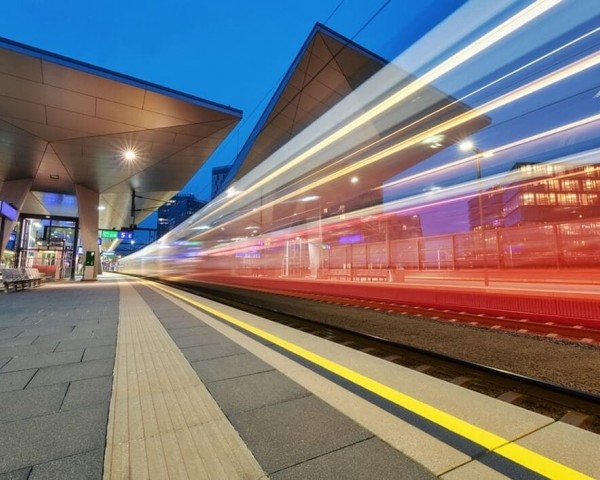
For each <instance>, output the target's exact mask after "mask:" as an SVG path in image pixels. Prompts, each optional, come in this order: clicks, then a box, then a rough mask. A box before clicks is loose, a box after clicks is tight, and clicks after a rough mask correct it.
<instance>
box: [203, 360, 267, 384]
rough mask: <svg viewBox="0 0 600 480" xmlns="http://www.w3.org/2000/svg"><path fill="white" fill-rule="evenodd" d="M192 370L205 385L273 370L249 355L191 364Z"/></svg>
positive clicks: (265, 363)
mask: <svg viewBox="0 0 600 480" xmlns="http://www.w3.org/2000/svg"><path fill="white" fill-rule="evenodd" d="M192 368H193V369H194V370H195V371H196V373H197V374H198V376H199V377H200V378H201V379H202V381H203V382H204V383H205V384H206V383H209V382H215V381H217V380H226V379H228V378H236V377H241V376H244V375H251V374H253V373H261V372H268V371H271V370H273V367H272V366H271V365H269V364H268V363H267V362H264V361H262V360H260V359H259V358H258V357H256V356H254V355H251V354H249V353H242V354H240V355H231V356H229V357H223V358H215V359H212V360H201V361H198V362H193V363H192Z"/></svg>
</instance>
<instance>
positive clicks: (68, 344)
mask: <svg viewBox="0 0 600 480" xmlns="http://www.w3.org/2000/svg"><path fill="white" fill-rule="evenodd" d="M116 344H117V341H116V339H112V338H93V337H92V338H67V339H63V340H61V341H60V342H59V343H58V347H56V350H55V351H56V352H63V351H65V350H75V349H78V348H88V347H102V346H105V345H116Z"/></svg>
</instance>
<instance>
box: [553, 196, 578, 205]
mask: <svg viewBox="0 0 600 480" xmlns="http://www.w3.org/2000/svg"><path fill="white" fill-rule="evenodd" d="M556 197H557V200H558V204H559V205H571V206H573V205H579V195H577V194H576V193H559V194H558V195H557V196H556Z"/></svg>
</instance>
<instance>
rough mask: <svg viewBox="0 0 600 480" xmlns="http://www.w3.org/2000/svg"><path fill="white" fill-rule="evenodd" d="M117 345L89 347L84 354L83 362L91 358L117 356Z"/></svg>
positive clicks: (98, 358)
mask: <svg viewBox="0 0 600 480" xmlns="http://www.w3.org/2000/svg"><path fill="white" fill-rule="evenodd" d="M115 350H116V346H114V345H104V346H101V347H88V348H86V349H85V353H84V354H83V360H82V361H83V362H89V361H90V360H100V359H102V358H115Z"/></svg>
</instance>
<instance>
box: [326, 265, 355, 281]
mask: <svg viewBox="0 0 600 480" xmlns="http://www.w3.org/2000/svg"><path fill="white" fill-rule="evenodd" d="M327 277H328V278H330V279H336V280H350V270H347V269H345V268H344V269H342V268H330V269H329V271H328V272H327Z"/></svg>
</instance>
